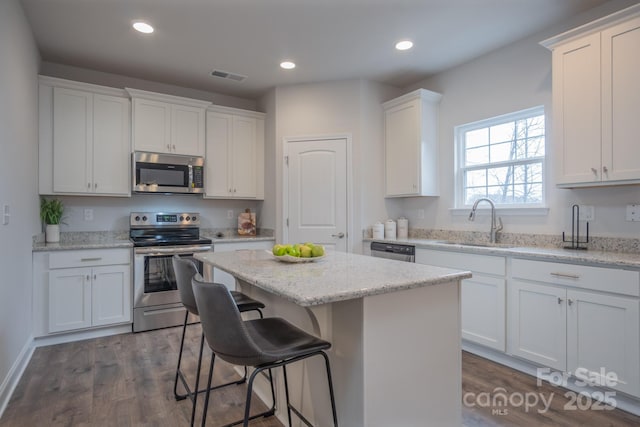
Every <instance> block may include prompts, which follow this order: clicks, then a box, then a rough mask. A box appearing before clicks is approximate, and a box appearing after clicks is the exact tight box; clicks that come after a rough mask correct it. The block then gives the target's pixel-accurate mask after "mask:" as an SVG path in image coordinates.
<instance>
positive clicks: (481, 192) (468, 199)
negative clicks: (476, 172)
mask: <svg viewBox="0 0 640 427" xmlns="http://www.w3.org/2000/svg"><path fill="white" fill-rule="evenodd" d="M481 197H487V187H472V188H466V189H465V196H464V200H465V204H467V205H471V204H473V202H475V201H476V200H477V199H479V198H481Z"/></svg>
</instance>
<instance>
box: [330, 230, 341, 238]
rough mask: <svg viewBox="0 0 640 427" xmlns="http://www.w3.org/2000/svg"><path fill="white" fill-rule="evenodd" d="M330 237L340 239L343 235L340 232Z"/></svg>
mask: <svg viewBox="0 0 640 427" xmlns="http://www.w3.org/2000/svg"><path fill="white" fill-rule="evenodd" d="M331 237H337V238H338V239H342V238H343V237H344V233H343V232H342V231H341V232H340V233H338V234H332V235H331Z"/></svg>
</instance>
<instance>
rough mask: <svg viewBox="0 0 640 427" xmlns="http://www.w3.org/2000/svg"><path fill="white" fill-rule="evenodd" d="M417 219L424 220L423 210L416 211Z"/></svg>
mask: <svg viewBox="0 0 640 427" xmlns="http://www.w3.org/2000/svg"><path fill="white" fill-rule="evenodd" d="M418 219H424V209H418Z"/></svg>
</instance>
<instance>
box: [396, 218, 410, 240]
mask: <svg viewBox="0 0 640 427" xmlns="http://www.w3.org/2000/svg"><path fill="white" fill-rule="evenodd" d="M408 238H409V220H408V219H407V218H404V217H402V218H398V239H408Z"/></svg>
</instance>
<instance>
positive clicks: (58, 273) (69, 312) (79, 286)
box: [49, 268, 91, 332]
mask: <svg viewBox="0 0 640 427" xmlns="http://www.w3.org/2000/svg"><path fill="white" fill-rule="evenodd" d="M90 326H91V269H90V268H69V269H61V270H52V271H50V272H49V332H61V331H69V330H73V329H80V328H88V327H90Z"/></svg>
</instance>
